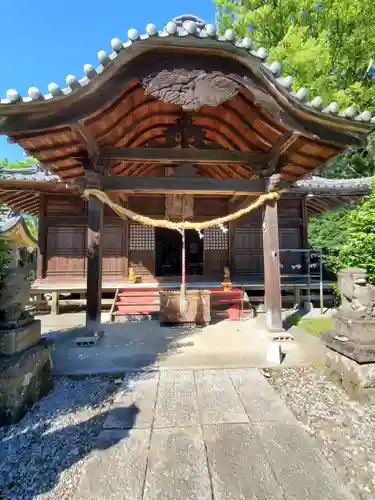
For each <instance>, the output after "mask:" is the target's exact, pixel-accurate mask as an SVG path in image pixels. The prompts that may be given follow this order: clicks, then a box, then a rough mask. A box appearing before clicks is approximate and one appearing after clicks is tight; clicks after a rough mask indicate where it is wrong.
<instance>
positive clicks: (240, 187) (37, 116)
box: [0, 15, 375, 332]
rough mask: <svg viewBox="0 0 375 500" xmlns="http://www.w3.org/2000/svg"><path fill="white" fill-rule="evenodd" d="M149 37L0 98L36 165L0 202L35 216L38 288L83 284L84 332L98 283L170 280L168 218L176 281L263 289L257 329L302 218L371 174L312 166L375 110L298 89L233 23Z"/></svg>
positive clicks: (272, 307) (173, 24)
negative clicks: (56, 79) (345, 176)
mask: <svg viewBox="0 0 375 500" xmlns="http://www.w3.org/2000/svg"><path fill="white" fill-rule="evenodd" d="M145 31H146V33H145V34H139V33H138V32H137V31H136V30H135V29H130V30H129V31H128V40H127V41H126V42H125V43H123V42H122V41H120V40H119V39H113V40H112V41H111V47H112V50H111V52H105V51H104V50H101V51H100V52H99V53H98V67H97V68H94V67H92V66H91V65H88V64H86V65H84V68H83V69H84V73H85V76H83V77H82V78H76V77H75V76H73V75H68V76H67V77H66V88H60V87H59V86H58V85H56V84H54V83H50V84H49V85H48V93H47V94H45V95H44V94H43V93H42V92H41V91H40V90H38V89H37V88H34V87H32V88H30V89H29V91H28V96H26V97H22V96H21V95H20V94H19V93H18V92H17V91H16V90H8V91H7V97H6V98H4V99H1V102H0V133H1V134H5V135H7V136H8V137H9V141H11V142H13V143H17V144H19V145H20V146H21V147H22V148H24V150H25V151H26V152H27V154H28V155H30V156H32V157H34V158H36V160H37V161H38V162H39V163H40V164H41V165H43V167H44V168H45V169H46V171H47V173H46V174H41V175H38V176H34V177H27V176H25V177H23V178H13V179H12V178H8V177H5V178H3V179H0V202H1V203H4V204H7V205H9V206H10V207H11V208H12V209H13V210H14V211H15V212H25V213H30V214H33V215H35V216H38V217H39V235H38V264H37V278H36V281H35V283H34V285H33V289H38V290H41V291H48V292H56V293H57V294H58V293H60V292H64V291H67V290H70V291H74V290H76V291H79V292H84V293H86V292H87V327H88V328H89V330H90V331H93V332H94V331H96V330H97V328H98V324H99V323H100V310H101V294H102V292H103V291H108V290H113V291H115V290H116V289H118V288H119V287H124V288H126V287H129V288H133V289H135V288H136V287H139V288H142V287H152V286H153V287H156V288H157V287H159V288H162V287H173V286H179V282H180V280H181V266H182V262H181V259H182V252H181V245H182V239H181V234H180V232H179V231H176V230H175V229H173V228H172V227H173V223H176V222H181V221H183V222H190V223H192V225H191V226H189V229H186V231H185V254H186V255H185V259H186V262H185V263H184V264H185V269H186V276H187V278H186V281H187V286H188V287H202V288H215V287H220V286H221V283H222V281H223V272H224V268H226V267H227V268H228V269H229V271H230V277H231V281H232V283H233V286H235V285H236V286H240V287H243V288H244V289H249V288H251V287H252V286H256V287H258V288H260V289H262V290H263V291H264V299H265V307H266V313H267V324H268V326H269V328H271V329H278V328H281V321H282V320H281V292H282V289H283V287H286V286H289V285H290V284H291V283H300V284H303V283H304V279H305V278H304V277H305V276H306V269H304V264H303V263H302V264H301V262H302V261H301V255H302V253H303V252H301V251H303V250H307V248H308V240H307V224H308V217H309V215H310V214H315V213H319V212H323V211H325V210H328V209H330V208H333V207H339V206H341V205H344V204H347V203H351V202H355V201H356V200H357V199H358V198H359V197H361V196H364V195H366V194H368V193H369V192H370V180H363V179H360V180H343V181H332V180H326V179H323V178H319V177H313V175H312V173H313V172H315V171H316V170H317V169H320V168H322V167H323V166H324V165H325V163H326V162H327V161H328V160H330V159H332V158H333V157H334V156H336V155H338V154H340V153H342V152H343V151H344V150H345V149H347V148H348V147H353V146H360V145H361V144H362V143H363V141H364V140H365V138H366V136H367V135H368V134H369V133H371V132H372V131H373V130H374V129H375V122H374V119H373V118H372V116H371V113H370V112H369V111H357V110H355V109H354V108H352V107H350V108H347V109H346V110H342V109H340V106H339V104H337V103H335V102H333V103H326V104H324V103H323V100H322V98H320V97H319V96H312V97H311V98H310V97H309V95H308V91H307V90H306V89H305V88H301V89H299V90H298V91H297V92H293V91H292V78H291V77H290V76H287V75H282V68H281V64H280V63H278V62H270V63H269V62H266V59H267V51H266V50H265V49H264V48H263V47H254V46H253V43H252V40H251V39H250V38H248V37H247V38H244V39H237V38H236V35H235V33H234V31H232V30H227V31H226V32H225V34H224V35H219V34H217V32H216V29H215V26H214V25H212V24H206V23H205V22H204V21H202V20H201V19H199V18H197V17H195V16H190V15H183V16H179V17H176V18H174V19H173V20H172V21H170V22H168V23H167V25H166V26H165V27H164V28H163V29H162V30H161V31H158V28H157V27H156V26H155V25H153V24H148V25H147V26H146V29H145ZM46 83H47V82H46ZM98 193H99V194H98ZM254 203H255V205H254ZM115 205H116V207H120V208H121V207H122V208H123V209H125V212H124V213H126V214H128V216H127V217H125V216H124V217H122V216H119V210H118V209H116V210H114V206H115ZM251 207H252V208H251ZM250 208H251V209H250ZM241 209H244V211H243V212H241ZM126 211H127V212H126ZM241 213H242V216H239V214H241ZM132 214H133V215H134V214H135V215H136V217H135V218H134V217H133V215H132ZM229 215H231V217H229V218H228V220H225V217H227V216H229ZM232 215H233V216H232ZM147 217H148V218H149V219H151V220H152V224H150V223H147V221H148V220H149V219H146V218H147ZM222 217H224V222H221V221H220V220H219V221H217V219H220V218H222ZM160 220H164V221H169V222H170V223H171V226H170V227H171V228H172V229H171V228H170V227H161V226H160V224H158V221H160ZM205 221H216V222H215V223H213V224H212V225H209V227H205V228H204V229H202V230H200V229H199V227H198V226H199V224H200V223H202V222H205ZM195 225H197V228H196V227H195ZM294 250H295V252H294V253H293V251H294ZM129 269H130V270H131V274H132V280H131V281H134V280H133V277H134V276H135V277H136V283H135V284H134V283H129ZM310 285H311V282H310Z"/></svg>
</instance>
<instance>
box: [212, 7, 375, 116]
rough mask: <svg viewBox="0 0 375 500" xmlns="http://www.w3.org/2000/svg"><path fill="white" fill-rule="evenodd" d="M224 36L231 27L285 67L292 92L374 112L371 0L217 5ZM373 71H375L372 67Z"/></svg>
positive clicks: (374, 27) (374, 22) (374, 13)
mask: <svg viewBox="0 0 375 500" xmlns="http://www.w3.org/2000/svg"><path fill="white" fill-rule="evenodd" d="M215 3H216V6H217V21H218V25H219V28H220V30H221V31H225V29H227V28H233V29H234V30H235V31H236V33H237V34H238V35H239V36H241V37H244V36H250V37H251V38H252V39H253V40H254V43H255V45H256V46H263V47H266V48H268V49H269V57H268V60H269V62H271V61H273V60H277V61H280V62H282V63H283V67H284V73H285V74H290V75H292V76H293V80H294V83H293V88H294V90H295V91H296V90H298V89H299V88H301V87H307V88H308V89H309V91H310V95H311V97H314V96H315V95H320V96H322V97H323V98H324V99H325V101H326V102H327V104H328V103H329V102H332V101H337V102H338V103H339V104H340V105H341V106H342V107H346V106H349V105H353V106H354V107H357V108H359V109H366V108H370V109H371V108H373V107H374V104H375V103H374V99H375V86H374V85H372V80H371V71H370V72H368V71H367V70H368V67H369V62H370V60H371V58H372V57H373V56H374V53H375V44H374V40H375V9H374V5H373V0H321V1H319V2H317V1H313V0H215ZM374 69H375V67H374Z"/></svg>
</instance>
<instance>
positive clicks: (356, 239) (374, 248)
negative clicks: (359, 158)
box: [333, 189, 375, 284]
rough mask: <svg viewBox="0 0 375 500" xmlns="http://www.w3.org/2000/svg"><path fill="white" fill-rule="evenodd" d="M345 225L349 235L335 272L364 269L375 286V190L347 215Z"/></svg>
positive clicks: (335, 263)
mask: <svg viewBox="0 0 375 500" xmlns="http://www.w3.org/2000/svg"><path fill="white" fill-rule="evenodd" d="M345 225H346V227H347V233H346V236H345V238H344V242H343V244H341V246H340V247H339V251H338V255H337V258H336V259H335V260H334V263H333V267H334V269H335V271H336V272H337V271H339V270H340V269H343V268H345V267H363V268H365V269H367V272H368V276H369V281H370V282H371V283H374V284H375V189H374V190H373V192H372V194H371V195H370V196H368V197H366V198H364V199H363V200H362V201H361V202H360V203H359V204H358V206H357V208H356V209H355V210H351V211H348V212H347V213H346V214H345Z"/></svg>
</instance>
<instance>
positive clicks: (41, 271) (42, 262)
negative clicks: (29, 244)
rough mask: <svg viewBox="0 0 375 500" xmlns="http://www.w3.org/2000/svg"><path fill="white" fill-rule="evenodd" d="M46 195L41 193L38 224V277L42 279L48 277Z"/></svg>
mask: <svg viewBox="0 0 375 500" xmlns="http://www.w3.org/2000/svg"><path fill="white" fill-rule="evenodd" d="M46 202H47V200H46V197H45V195H44V194H40V195H39V224H38V253H37V262H36V278H37V280H42V279H43V278H45V277H46V262H47V224H46V212H47V210H46Z"/></svg>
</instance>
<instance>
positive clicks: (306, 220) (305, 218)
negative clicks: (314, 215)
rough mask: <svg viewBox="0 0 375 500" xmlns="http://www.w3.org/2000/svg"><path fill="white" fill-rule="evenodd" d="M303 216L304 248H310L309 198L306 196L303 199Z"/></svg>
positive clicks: (302, 234) (302, 236)
mask: <svg viewBox="0 0 375 500" xmlns="http://www.w3.org/2000/svg"><path fill="white" fill-rule="evenodd" d="M301 218H302V228H301V242H302V248H308V246H309V233H308V224H309V215H308V213H307V200H306V198H302V199H301Z"/></svg>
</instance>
